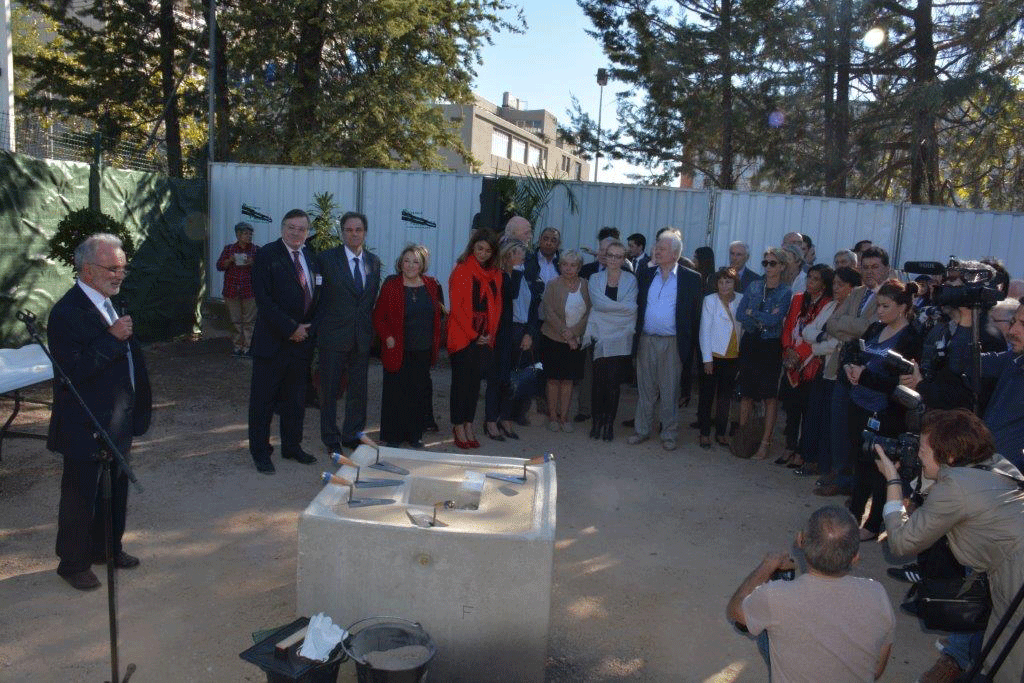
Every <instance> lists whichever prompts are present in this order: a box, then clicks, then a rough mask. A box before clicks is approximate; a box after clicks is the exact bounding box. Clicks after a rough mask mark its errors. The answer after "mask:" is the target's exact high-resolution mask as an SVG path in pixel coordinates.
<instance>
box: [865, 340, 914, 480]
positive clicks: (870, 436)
mask: <svg viewBox="0 0 1024 683" xmlns="http://www.w3.org/2000/svg"><path fill="white" fill-rule="evenodd" d="M890 353H894V354H895V355H896V356H897V357H898V358H899V360H900V361H902V362H903V363H910V361H908V360H906V359H905V358H903V357H902V356H900V355H899V354H898V353H895V352H890ZM911 367H913V366H911ZM901 374H907V373H902V372H901ZM892 399H893V400H894V401H896V402H897V403H899V404H900V405H901V406H903V407H904V408H906V409H907V429H908V431H906V432H903V433H902V434H900V435H899V436H896V437H888V436H882V435H880V434H878V433H877V432H875V431H873V430H871V429H865V430H864V431H862V432H861V443H862V445H861V448H862V449H863V452H864V455H867V456H870V457H872V458H875V457H877V454H876V453H875V451H874V447H875V445H876V444H877V445H879V446H881V447H882V450H883V451H885V455H886V456H887V457H888V458H889V459H890V460H892V461H893V462H898V463H899V465H900V466H899V473H900V478H901V479H903V481H905V482H908V483H909V482H911V481H913V480H914V479H917V478H918V477H919V476H920V474H921V458H920V456H919V455H918V451H919V450H920V448H921V416H922V415H923V413H924V401H923V400H922V399H921V395H920V394H919V393H917V392H916V391H914V390H913V389H911V388H909V387H905V386H899V387H896V390H895V391H894V392H893V393H892ZM869 424H870V423H869Z"/></svg>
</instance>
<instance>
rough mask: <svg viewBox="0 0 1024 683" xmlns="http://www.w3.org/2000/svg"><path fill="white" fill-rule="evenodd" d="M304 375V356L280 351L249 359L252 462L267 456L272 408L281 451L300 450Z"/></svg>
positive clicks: (303, 409)
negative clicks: (278, 425)
mask: <svg viewBox="0 0 1024 683" xmlns="http://www.w3.org/2000/svg"><path fill="white" fill-rule="evenodd" d="M288 343H291V342H288ZM308 375H309V358H308V357H305V356H304V354H297V353H288V352H287V351H281V352H279V353H278V354H276V355H274V356H271V357H270V358H261V357H260V356H256V357H255V358H253V362H252V386H251V388H250V391H249V452H250V453H251V454H252V457H253V459H254V460H258V459H260V458H269V457H270V453H271V450H272V449H271V447H270V420H271V419H272V418H273V416H274V410H275V409H276V410H277V411H278V412H279V413H280V414H281V452H282V453H294V452H296V451H298V450H299V449H301V448H302V421H303V419H304V418H305V414H306V384H307V377H308Z"/></svg>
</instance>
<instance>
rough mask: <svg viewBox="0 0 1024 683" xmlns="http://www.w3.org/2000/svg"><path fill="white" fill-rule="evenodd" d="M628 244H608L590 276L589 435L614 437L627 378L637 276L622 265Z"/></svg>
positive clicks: (586, 340)
mask: <svg viewBox="0 0 1024 683" xmlns="http://www.w3.org/2000/svg"><path fill="white" fill-rule="evenodd" d="M625 262H626V247H625V246H623V244H622V242H618V241H614V242H611V243H610V244H608V245H607V247H605V269H604V270H602V271H598V272H596V273H594V274H593V275H591V276H590V282H589V285H588V292H589V294H590V305H591V309H590V317H589V318H588V319H587V330H586V332H585V333H584V335H583V337H584V343H593V344H594V382H593V390H592V393H591V407H592V410H593V414H594V418H593V419H594V424H593V427H591V429H590V438H592V439H604V440H605V441H611V440H612V439H613V438H615V436H614V431H613V429H612V425H613V424H615V414H616V413H617V412H618V409H619V387H620V385H621V384H622V382H623V380H624V379H625V375H626V369H627V367H628V366H627V364H628V363H629V357H630V354H631V353H632V351H633V334H634V332H635V330H636V295H637V292H638V291H639V290H638V287H637V281H636V278H635V277H634V276H633V274H632V273H629V272H626V271H624V270H623V269H622V264H623V263H625Z"/></svg>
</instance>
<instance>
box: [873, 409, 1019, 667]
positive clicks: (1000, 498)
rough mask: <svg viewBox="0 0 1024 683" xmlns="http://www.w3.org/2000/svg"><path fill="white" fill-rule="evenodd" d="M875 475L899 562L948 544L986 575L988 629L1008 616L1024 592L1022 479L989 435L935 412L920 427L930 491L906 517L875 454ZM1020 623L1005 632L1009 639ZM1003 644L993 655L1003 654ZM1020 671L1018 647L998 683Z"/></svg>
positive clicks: (891, 468) (898, 484)
mask: <svg viewBox="0 0 1024 683" xmlns="http://www.w3.org/2000/svg"><path fill="white" fill-rule="evenodd" d="M875 452H876V454H877V455H878V457H877V459H876V460H875V463H876V465H877V466H878V471H879V472H881V474H882V476H883V477H884V478H885V480H886V500H887V502H886V504H885V508H884V510H883V516H884V519H885V528H886V531H887V532H888V536H889V546H890V548H891V549H892V551H893V552H894V553H895V554H897V555H909V554H913V553H919V552H921V551H923V550H924V549H926V548H929V547H931V546H932V544H934V543H935V542H936V541H938V540H939V539H940V538H941V537H942V536H944V535H945V536H946V539H947V540H948V542H949V547H950V550H952V552H953V555H954V556H955V557H956V559H957V561H959V562H960V563H961V564H963V565H964V566H966V567H969V568H970V569H972V570H974V571H975V572H986V573H987V574H988V581H989V586H990V590H991V596H992V614H991V616H990V618H989V624H990V626H994V625H995V624H997V623H998V622H999V620H1000V619H1001V618H1002V616H1003V614H1004V613H1005V612H1006V610H1007V607H1008V605H1009V603H1010V601H1011V600H1012V599H1013V597H1014V595H1016V593H1017V590H1018V589H1020V587H1021V585H1022V584H1024V491H1022V490H1021V487H1020V486H1019V484H1018V482H1020V481H1021V480H1022V477H1021V473H1020V472H1019V471H1018V470H1017V469H1016V468H1015V467H1014V466H1013V465H1011V464H1010V463H1009V462H1007V461H1006V459H1004V458H1003V457H1002V456H1000V455H996V452H995V445H994V444H993V441H992V434H991V433H990V432H989V430H988V428H987V427H986V426H985V424H984V423H983V422H982V421H981V420H980V419H979V418H978V417H976V416H975V415H974V414H972V413H970V412H968V411H966V410H946V411H934V412H931V413H928V414H927V415H926V416H925V419H924V423H923V425H922V427H921V446H920V450H919V457H920V459H921V473H922V476H924V477H925V478H927V479H932V480H934V481H935V484H934V485H932V487H931V488H930V489H928V495H927V497H926V498H925V500H924V503H923V504H922V505H921V506H920V507H919V508H917V509H916V510H915V511H914V512H913V514H910V515H908V514H907V511H906V508H905V507H904V504H903V483H902V481H901V480H900V477H899V474H898V473H897V469H896V465H895V464H894V463H893V462H892V461H891V460H890V459H889V458H888V457H887V456H886V455H885V454H884V452H883V451H882V449H881V448H880V447H879V446H877V445H876V446H875ZM1018 622H1019V618H1017V619H1014V620H1013V621H1012V622H1011V623H1010V626H1009V627H1008V628H1007V629H1006V631H1005V632H1004V636H1006V635H1008V634H1009V633H1012V632H1013V629H1014V628H1015V625H1016V624H1017V623H1018ZM1004 640H1005V638H1002V639H1001V640H1000V642H999V643H998V644H997V646H996V650H995V652H998V651H999V649H1000V648H1001V647H1002V644H1003V641H1004ZM1022 671H1024V643H1021V642H1018V643H1017V644H1016V645H1015V646H1014V648H1013V650H1012V651H1011V652H1010V656H1009V658H1008V659H1007V661H1006V662H1005V663H1004V664H1003V666H1002V668H1001V669H1000V670H999V672H998V675H997V677H996V678H995V681H996V682H997V683H1003V682H1006V683H1009V682H1010V681H1013V682H1014V683H1017V682H1018V681H1020V680H1021V673H1022Z"/></svg>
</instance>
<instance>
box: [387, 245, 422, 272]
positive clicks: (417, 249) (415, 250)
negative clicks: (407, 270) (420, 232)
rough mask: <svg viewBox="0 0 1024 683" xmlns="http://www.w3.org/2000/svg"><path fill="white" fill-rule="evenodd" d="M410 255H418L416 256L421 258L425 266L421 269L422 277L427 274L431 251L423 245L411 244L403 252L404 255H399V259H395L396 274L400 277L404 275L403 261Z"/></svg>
mask: <svg viewBox="0 0 1024 683" xmlns="http://www.w3.org/2000/svg"><path fill="white" fill-rule="evenodd" d="M409 253H412V254H416V256H418V257H419V259H420V263H422V264H423V267H422V268H420V275H423V274H425V273H426V272H427V266H428V265H430V250H429V249H427V248H426V247H425V246H423V245H422V244H410V245H408V246H406V248H405V249H403V250H402V253H401V254H399V255H398V258H397V259H395V273H397V274H398V275H401V274H402V259H404V258H405V255H406V254H409Z"/></svg>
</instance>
